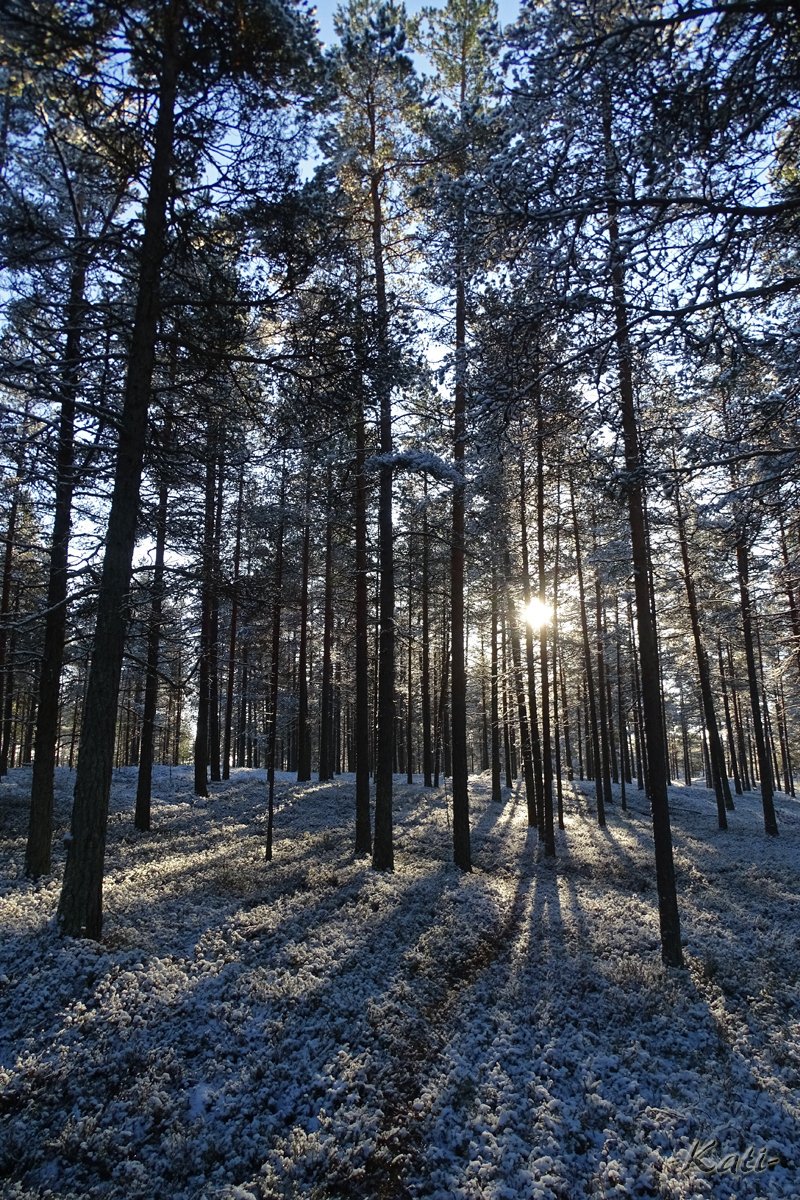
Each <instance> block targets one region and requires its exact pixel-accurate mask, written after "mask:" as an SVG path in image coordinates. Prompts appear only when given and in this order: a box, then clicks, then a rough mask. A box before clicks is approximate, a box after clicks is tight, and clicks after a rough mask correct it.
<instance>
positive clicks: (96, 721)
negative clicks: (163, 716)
mask: <svg viewBox="0 0 800 1200" xmlns="http://www.w3.org/2000/svg"><path fill="white" fill-rule="evenodd" d="M180 9H181V0H172V2H171V4H170V5H169V9H168V12H167V14H166V20H165V25H166V29H165V35H164V49H163V57H162V65H161V79H160V85H159V97H158V115H157V118H156V128H155V148H154V154H153V164H152V169H151V175H150V184H149V188H148V195H147V202H146V206H145V217H144V236H143V241H142V247H141V253H140V260H139V282H138V288H137V298H136V310H135V316H134V323H133V330H132V334H131V342H130V351H129V356H128V369H127V376H126V381H125V393H124V402H123V409H122V415H121V419H120V431H119V441H118V445H117V455H116V466H115V472H114V485H113V491H112V495H111V507H110V512H109V518H108V530H107V533H106V542H105V555H104V558H103V569H102V576H101V581H100V591H99V596H98V604H97V623H96V627H95V635H94V644H93V652H92V661H91V667H90V670H89V680H88V685H87V692H86V707H85V710H84V718H83V723H82V728H81V744H80V752H79V757H78V769H77V773H76V780H75V793H74V803H73V809H72V828H71V834H70V843H69V851H68V854H67V862H66V867H65V871H64V883H63V887H62V891H61V898H60V902H59V907H58V924H59V927H60V930H61V932H62V933H63V934H66V935H67V936H72V937H81V936H86V937H91V938H99V937H100V934H101V931H102V923H103V903H102V896H103V861H104V858H105V844H106V828H107V822H108V800H109V793H110V790H111V772H112V764H113V761H114V723H115V720H116V710H117V696H118V693H119V680H120V671H121V669H122V654H123V649H124V642H125V625H126V609H127V594H128V588H129V586H130V578H131V566H132V562H133V550H134V545H135V543H136V527H137V521H138V514H139V491H140V486H141V476H142V466H143V462H144V452H145V445H146V440H147V413H148V408H149V404H150V396H151V390H152V378H153V366H154V362H155V347H156V336H157V322H158V293H159V279H160V274H161V266H162V262H163V257H164V229H165V219H166V207H167V197H168V195H169V188H170V180H171V166H172V152H173V141H174V127H175V100H176V93H177V80H178V46H177V40H178V36H179V23H180V22H179V14H180Z"/></svg>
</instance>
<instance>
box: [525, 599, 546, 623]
mask: <svg viewBox="0 0 800 1200" xmlns="http://www.w3.org/2000/svg"><path fill="white" fill-rule="evenodd" d="M552 618H553V610H552V608H551V607H550V605H549V604H542V602H541V600H540V599H539V597H538V596H534V597H533V599H532V600H530V601H529V602H528V604H527V605H526V607H525V620H526V621H527V622H528V624H529V625H530V626H531V628H532V629H541V627H542V625H546V624H547V623H548V621H551V620H552Z"/></svg>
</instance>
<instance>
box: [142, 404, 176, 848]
mask: <svg viewBox="0 0 800 1200" xmlns="http://www.w3.org/2000/svg"><path fill="white" fill-rule="evenodd" d="M162 445H163V449H164V455H165V458H166V456H167V455H168V453H169V450H170V423H169V418H166V419H165V421H164V430H163V438H162ZM162 469H163V470H166V463H164V464H163V467H162ZM168 501H169V488H168V487H167V482H166V479H165V478H162V480H161V482H160V484H159V487H158V510H157V513H156V550H155V558H154V562H153V584H152V587H153V591H152V596H151V599H150V615H149V618H148V624H147V676H146V680H145V688H144V710H143V713H142V735H141V746H140V750H139V771H138V775H137V778H136V804H135V808H134V816H133V823H134V825H135V827H136V828H137V829H139V830H141V831H142V832H145V831H146V830H148V829H149V828H150V792H151V789H152V784H153V737H154V732H155V722H156V707H157V704H158V658H159V649H160V644H161V613H162V608H163V604H164V553H165V550H166V543H167V504H168Z"/></svg>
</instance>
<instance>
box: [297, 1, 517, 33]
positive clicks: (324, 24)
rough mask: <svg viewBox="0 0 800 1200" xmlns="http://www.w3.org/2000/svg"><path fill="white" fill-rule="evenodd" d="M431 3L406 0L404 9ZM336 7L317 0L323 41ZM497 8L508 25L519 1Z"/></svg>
mask: <svg viewBox="0 0 800 1200" xmlns="http://www.w3.org/2000/svg"><path fill="white" fill-rule="evenodd" d="M431 3H432V0H406V9H407V11H408V12H410V13H415V12H419V10H420V9H421V8H425V7H426V6H428V5H430V4H431ZM338 7H339V0H317V20H318V21H319V29H320V36H321V38H322V40H323V42H326V43H329V42H331V41H333V14H334V12H335V11H336V9H337V8H338ZM497 8H498V12H499V14H500V22H501V24H503V25H508V24H510V22H511V21H514V20H516V16H517V13H518V12H519V2H518V0H497Z"/></svg>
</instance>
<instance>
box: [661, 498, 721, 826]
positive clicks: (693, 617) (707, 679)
mask: <svg viewBox="0 0 800 1200" xmlns="http://www.w3.org/2000/svg"><path fill="white" fill-rule="evenodd" d="M675 512H676V515H677V519H678V539H679V541H680V544H681V559H682V561H683V582H684V585H685V587H686V602H687V605H688V607H689V622H690V624H691V627H692V638H693V640H694V652H695V658H696V659H697V672H698V675H699V678H700V698H701V701H702V706H703V721H704V723H705V727H706V731H707V734H708V753H709V759H710V765H711V780H712V783H713V787H714V793H715V795H716V798H717V823H718V825H719V828H720V829H727V828H728V819H727V816H726V809H733V797H732V796H731V789H730V784H729V783H728V773H727V771H726V769H725V752H724V750H723V749H722V740H721V738H720V736H719V726H718V725H717V715H716V712H715V711H714V693H713V692H712V690H711V670H710V668H709V665H708V654H707V653H706V648H705V646H704V645H703V637H702V633H701V631H700V615H699V611H698V607H697V593H696V591H695V586H694V578H693V576H692V568H691V562H690V560H689V541H688V538H687V536H686V518H685V516H684V512H683V506H682V504H681V496H680V490H679V488H678V482H677V477H676V480H675Z"/></svg>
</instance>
